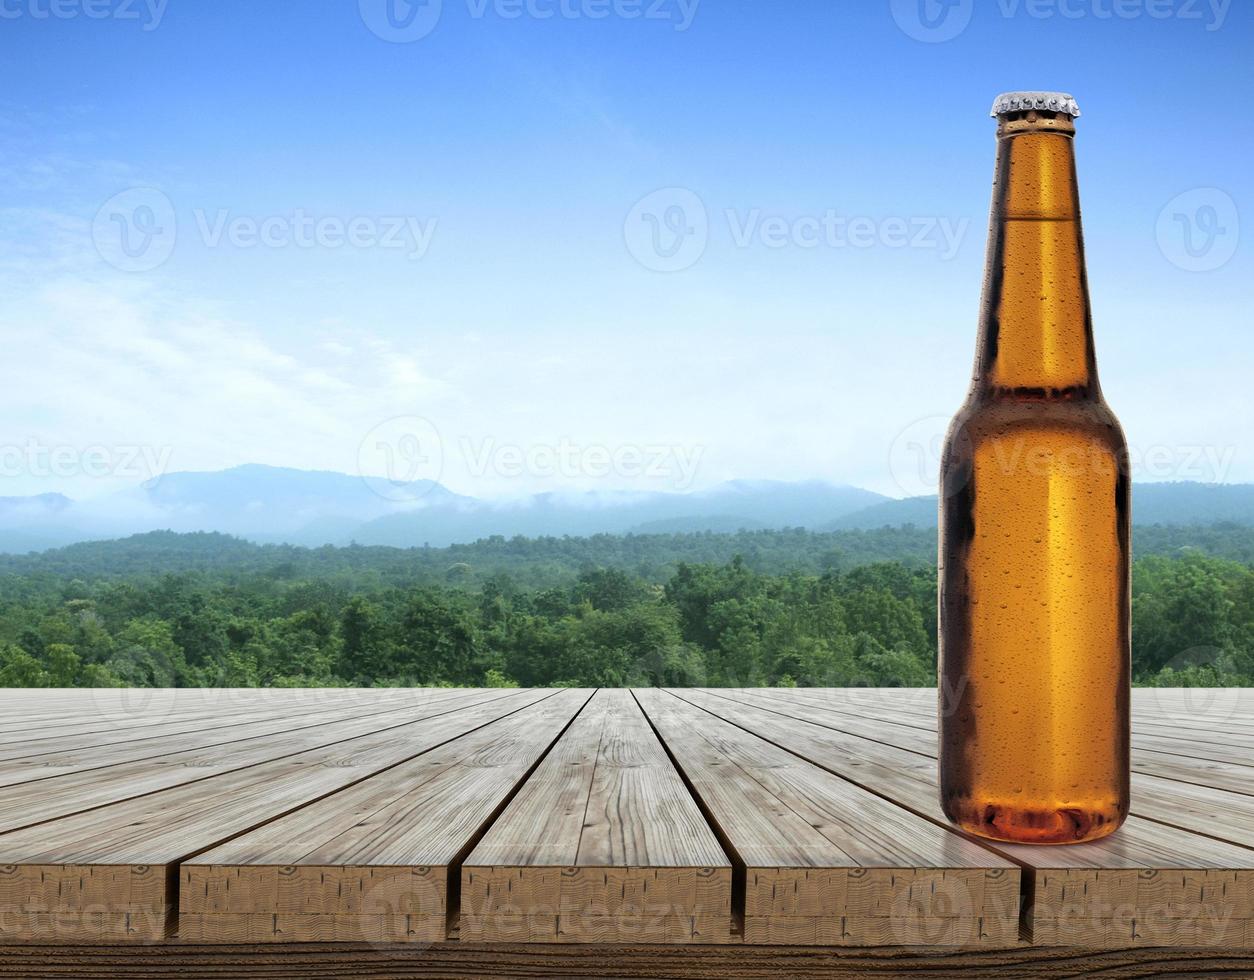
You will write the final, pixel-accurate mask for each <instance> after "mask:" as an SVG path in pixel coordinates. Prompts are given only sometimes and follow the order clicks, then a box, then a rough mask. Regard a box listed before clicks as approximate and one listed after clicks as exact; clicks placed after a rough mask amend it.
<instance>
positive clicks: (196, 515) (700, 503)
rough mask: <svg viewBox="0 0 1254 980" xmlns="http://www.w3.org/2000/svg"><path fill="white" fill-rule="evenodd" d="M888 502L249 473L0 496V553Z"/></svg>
mask: <svg viewBox="0 0 1254 980" xmlns="http://www.w3.org/2000/svg"><path fill="white" fill-rule="evenodd" d="M887 499H888V498H886V497H883V496H881V495H880V494H876V493H871V492H870V491H867V490H860V489H858V488H856V487H846V486H834V485H831V484H827V483H821V482H805V483H781V482H772V481H745V480H741V481H732V482H729V483H725V484H722V485H720V486H717V487H714V488H712V489H710V490H705V491H701V492H698V493H689V494H681V493H658V492H630V491H615V492H582V493H580V492H564V493H542V494H535V495H533V496H529V497H523V498H518V499H512V500H507V501H496V500H491V501H490V500H479V499H476V498H474V497H467V496H461V495H458V494H455V493H453V492H451V491H450V490H448V489H447V488H446V487H443V486H441V485H440V484H438V483H433V482H431V481H418V482H414V483H404V484H401V483H391V482H387V481H381V480H375V479H369V480H363V479H361V478H359V477H356V476H349V475H347V474H343V473H329V472H320V471H306V470H295V469H284V468H280V467H272V466H260V465H248V466H239V467H235V468H234V469H230V470H223V471H221V472H213V473H190V472H188V473H169V474H166V475H164V476H161V477H159V478H157V479H155V480H151V481H149V482H147V483H145V484H142V485H140V486H136V487H132V488H128V489H125V490H122V491H119V492H116V493H112V494H107V495H104V496H101V497H95V498H91V499H89V500H84V501H73V500H70V499H69V498H67V497H64V496H61V495H59V494H43V495H40V496H34V497H14V498H0V551H6V552H26V551H32V550H43V549H46V548H51V547H59V546H63V545H67V544H72V543H74V542H78V541H90V540H101V539H112V538H120V537H125V536H127V535H131V534H140V533H144V532H147V531H154V530H170V531H176V532H184V533H186V532H194V531H217V532H222V533H225V534H231V535H235V536H238V537H241V538H245V539H247V540H250V541H256V542H260V543H276V544H277V543H286V544H299V545H309V546H317V545H323V544H349V543H351V542H354V541H356V542H358V543H361V544H377V545H393V546H401V547H407V546H419V545H426V544H430V545H432V546H445V545H449V544H456V543H462V542H469V541H475V540H478V539H480V538H484V537H489V536H492V535H503V536H506V537H513V536H515V535H525V536H531V537H535V536H542V535H556V536H566V535H576V536H577V535H589V534H598V533H623V532H628V531H633V530H636V529H638V528H648V527H652V526H657V527H662V526H664V527H665V528H666V530H668V531H704V530H718V531H725V530H739V529H740V528H748V529H754V528H771V527H784V526H818V525H820V524H825V523H827V522H829V521H831V520H833V519H835V518H838V517H841V516H843V515H845V514H850V513H853V512H854V511H857V510H860V509H862V508H864V507H868V506H871V505H872V504H876V503H880V502H882V501H885V500H887Z"/></svg>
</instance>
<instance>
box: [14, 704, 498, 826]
mask: <svg viewBox="0 0 1254 980" xmlns="http://www.w3.org/2000/svg"><path fill="white" fill-rule="evenodd" d="M509 696H512V695H511V694H510V692H509V691H507V690H483V691H474V692H462V693H461V694H460V695H459V696H457V697H452V698H439V699H434V698H433V699H431V700H430V701H429V702H428V703H427V706H426V707H425V708H421V707H408V708H403V709H399V710H392V711H385V712H383V713H381V714H377V715H375V714H368V713H360V712H359V711H358V710H354V711H352V712H350V715H358V717H349V718H347V719H342V720H339V721H331V722H328V723H326V724H324V725H317V726H312V727H310V728H306V729H298V730H293V731H288V732H280V733H275V732H273V731H272V732H269V733H267V734H263V735H257V736H254V737H253V738H247V739H243V740H241V741H238V742H230V743H226V744H222V745H208V746H205V747H195V748H189V749H184V750H182V751H171V752H169V753H167V754H163V755H159V756H157V757H155V758H148V759H141V760H140V761H137V762H129V763H117V764H115V765H103V766H102V765H99V764H96V765H94V766H90V767H85V768H84V770H83V771H78V772H74V771H71V772H69V773H66V774H64V775H56V773H57V772H58V771H59V770H57V769H52V770H46V769H45V770H43V771H44V772H45V773H47V775H45V777H44V778H42V779H38V780H34V781H28V782H23V783H19V784H17V785H10V786H9V787H7V788H6V789H5V790H4V792H3V793H0V833H7V832H9V831H13V830H20V829H22V828H23V827H31V826H34V825H35V824H39V823H44V822H46V821H48V820H53V819H56V818H58V817H64V816H68V815H70V814H72V813H80V812H83V811H85V810H90V809H94V808H97V807H102V806H106V805H108V804H110V803H118V802H121V801H123V800H128V799H133V798H135V797H139V796H143V795H145V794H148V793H155V792H157V791H159V790H163V789H168V788H170V787H173V786H182V785H186V784H189V783H195V782H199V781H201V780H204V779H209V778H210V777H213V776H218V775H221V774H222V773H228V772H235V771H238V770H241V769H247V768H249V767H251V766H255V765H259V764H261V763H264V762H270V761H273V760H277V759H283V758H288V757H290V756H294V755H297V754H299V753H301V752H308V751H310V750H313V749H318V748H331V747H334V746H336V745H339V744H341V743H346V742H348V740H350V739H355V738H359V737H361V736H363V735H369V734H372V733H376V732H386V731H389V730H391V729H396V728H400V727H401V726H403V725H408V724H410V723H411V722H414V721H417V720H418V719H420V718H434V717H438V716H440V715H444V714H449V713H451V712H456V711H459V710H462V709H464V708H467V707H471V706H473V705H476V704H484V703H487V702H490V701H495V700H497V699H499V698H503V697H509ZM280 724H287V725H290V724H291V722H290V721H288V722H282V723H280ZM271 727H273V724H272V725H271ZM276 734H281V735H282V737H281V738H280V737H275V735H276ZM170 743H172V747H174V748H176V747H177V746H178V745H180V744H185V743H184V741H183V739H182V738H175V737H173V736H171V737H170ZM109 748H110V749H111V750H113V751H116V749H117V747H116V746H111V747H109ZM148 751H152V749H151V748H150V749H148ZM76 758H81V756H79V755H77V754H76V755H75V756H71V759H76ZM98 761H99V760H97V762H98Z"/></svg>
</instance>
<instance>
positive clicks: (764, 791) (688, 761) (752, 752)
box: [637, 691, 1019, 946]
mask: <svg viewBox="0 0 1254 980" xmlns="http://www.w3.org/2000/svg"><path fill="white" fill-rule="evenodd" d="M637 697H638V699H639V701H640V704H641V706H642V707H643V708H644V710H645V712H646V714H647V715H648V716H649V719H650V721H651V722H652V723H653V725H654V727H655V728H656V729H657V731H658V734H659V735H660V736H661V738H662V740H663V741H664V742H665V743H666V745H667V747H668V748H669V750H670V752H671V754H672V755H673V756H674V757H675V760H676V764H677V765H678V766H679V767H680V769H681V770H682V771H683V772H684V774H685V775H686V776H687V778H688V782H689V784H690V785H691V786H692V787H693V790H694V792H695V793H696V795H697V798H698V799H699V800H700V801H701V803H702V805H703V806H704V807H705V810H706V813H707V815H708V816H709V818H710V820H711V822H712V823H713V824H714V826H715V827H717V828H718V829H719V832H720V834H721V836H722V838H723V840H724V842H725V844H726V846H727V848H728V850H729V852H730V853H731V854H732V855H733V858H734V859H735V861H736V863H737V866H738V870H739V873H742V874H743V875H744V877H745V882H744V890H745V898H744V903H745V908H744V937H745V941H746V942H752V943H815V944H820V945H828V946H836V945H868V944H875V943H885V942H891V943H927V944H933V945H955V946H979V945H985V944H989V945H1002V946H1005V945H1014V944H1016V943H1017V942H1018V941H1019V868H1018V866H1017V865H1015V864H1013V863H1012V862H1010V861H1008V860H1006V859H1004V858H1001V857H999V856H998V855H996V854H994V853H993V852H991V851H989V850H988V849H986V848H983V847H980V846H979V845H977V844H974V843H972V842H970V841H968V840H966V839H965V838H963V837H961V836H959V835H957V834H953V833H950V832H949V831H948V830H946V829H945V828H943V827H940V826H937V825H936V824H934V823H932V822H930V821H928V820H924V819H922V818H920V817H917V816H915V815H914V814H913V813H911V812H910V811H909V810H907V809H904V808H902V807H900V806H897V805H895V804H893V803H890V802H888V801H887V800H884V799H882V798H880V797H878V796H876V795H874V794H873V793H870V792H868V791H866V790H864V789H861V788H860V787H858V786H855V785H853V784H852V783H849V782H847V781H845V780H843V779H840V778H838V777H836V776H834V775H832V774H831V773H829V772H827V771H826V770H824V769H821V768H819V767H818V766H814V765H811V764H810V763H807V762H805V761H803V760H801V759H798V758H796V757H795V756H792V755H790V754H789V753H788V752H786V751H784V750H783V749H780V748H777V747H776V746H774V745H772V744H771V743H770V742H768V741H765V740H763V739H761V738H758V737H757V736H756V735H750V734H748V733H747V732H745V731H742V730H741V729H739V728H737V727H736V726H735V725H732V724H730V723H729V722H725V721H722V720H720V719H718V718H715V717H713V716H712V715H710V714H707V713H706V712H704V711H702V710H700V709H699V708H695V707H693V706H692V705H689V704H688V703H687V702H684V701H682V700H680V699H679V698H676V697H673V696H671V695H669V694H666V693H664V692H661V691H639V692H637Z"/></svg>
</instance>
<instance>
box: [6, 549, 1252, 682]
mask: <svg viewBox="0 0 1254 980" xmlns="http://www.w3.org/2000/svg"><path fill="white" fill-rule="evenodd" d="M935 553H936V538H935V532H934V531H933V530H925V529H916V528H912V527H905V528H882V529H879V530H871V531H837V532H828V533H816V532H809V531H805V530H799V529H792V530H783V531H752V532H748V531H746V532H740V533H736V534H715V533H702V534H656V535H620V536H615V535H598V536H594V537H588V538H540V539H524V538H513V539H506V538H490V539H486V540H484V541H480V542H476V543H475V544H471V545H459V546H454V547H450V548H411V549H398V548H384V547H358V546H350V547H343V548H336V547H324V548H313V549H309V548H298V547H291V546H280V545H256V544H251V543H248V542H246V541H242V540H239V539H237V538H232V537H228V536H225V535H220V534H173V533H170V532H155V533H152V534H145V535H138V536H136V537H132V538H127V539H123V540H120V541H108V542H92V543H85V544H78V545H72V546H70V547H68V548H62V549H58V550H55V551H49V552H44V553H40V554H31V555H0V686H6V687H68V686H139V687H148V686H156V687H194V686H230V687H251V686H258V685H264V686H357V685H362V686H369V685H375V686H396V685H455V686H513V685H522V686H575V685H578V686H620V685H670V686H687V685H710V686H760V685H763V686H792V685H798V686H854V685H883V686H928V685H931V684H933V683H934V681H935V669H936V573H935V568H934V561H935ZM1134 554H1135V555H1136V558H1135V561H1134V566H1133V604H1132V630H1133V633H1132V645H1133V654H1132V657H1133V672H1134V679H1135V681H1136V683H1138V684H1143V685H1159V686H1172V687H1174V686H1226V685H1254V528H1249V527H1245V526H1238V525H1215V526H1210V527H1161V526H1153V527H1138V528H1136V529H1135V531H1134Z"/></svg>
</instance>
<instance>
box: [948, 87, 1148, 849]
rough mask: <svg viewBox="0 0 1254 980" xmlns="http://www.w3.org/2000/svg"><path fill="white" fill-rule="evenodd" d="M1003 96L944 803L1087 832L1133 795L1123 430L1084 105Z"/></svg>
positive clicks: (958, 467) (965, 422)
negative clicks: (1082, 133)
mask: <svg viewBox="0 0 1254 980" xmlns="http://www.w3.org/2000/svg"><path fill="white" fill-rule="evenodd" d="M1051 100H1052V101H1051ZM1038 107H1039V108H1038ZM994 110H995V111H994V115H996V117H997V164H996V178H995V181H994V185H993V206H992V216H991V220H990V230H989V242H988V253H987V259H986V263H985V280H984V296H983V301H982V308H981V312H980V325H979V339H978V343H977V348H978V349H977V353H976V366H975V376H974V379H973V382H972V385H971V390H970V394H969V396H968V398H967V401H966V403H965V404H964V405H963V406H962V408H961V409H960V410H959V412H958V414H957V415H956V416H955V418H954V420H953V423H952V424H951V426H950V430H949V434H948V436H947V437H946V443H945V452H944V456H943V459H942V464H941V486H940V568H939V587H940V603H939V607H940V794H941V804H942V806H943V808H944V811H945V815H946V816H947V817H949V819H950V820H952V821H953V822H954V823H955V824H956V825H957V826H959V827H961V828H962V829H963V830H967V831H970V832H971V833H974V834H979V835H980V836H982V837H990V838H993V839H995V840H1003V841H1016V842H1020V843H1037V844H1065V843H1076V842H1080V841H1091V840H1095V839H1097V838H1099V837H1104V836H1105V835H1107V834H1109V833H1111V832H1113V831H1114V830H1115V829H1116V828H1117V827H1118V826H1119V825H1120V824H1121V823H1122V822H1123V820H1124V818H1125V817H1126V816H1127V814H1128V782H1129V779H1128V746H1129V714H1128V712H1129V700H1130V698H1129V694H1130V692H1129V671H1130V663H1129V653H1130V651H1129V631H1128V624H1129V605H1128V602H1129V483H1128V469H1127V443H1126V441H1125V439H1124V436H1123V432H1122V430H1121V429H1120V426H1119V422H1118V420H1117V419H1116V418H1115V416H1114V414H1113V413H1112V412H1111V410H1110V409H1109V408H1108V407H1107V405H1106V402H1105V401H1104V400H1103V399H1102V393H1101V389H1100V387H1099V386H1098V383H1097V363H1096V359H1095V357H1094V352H1093V331H1092V323H1091V321H1090V315H1089V297H1088V284H1087V281H1086V277H1085V270H1084V247H1083V242H1082V239H1081V232H1080V207H1079V196H1078V193H1077V187H1076V177H1075V159H1074V155H1073V149H1072V148H1073V140H1074V136H1075V125H1074V118H1075V116H1077V115H1079V112H1078V110H1076V109H1075V105H1074V102H1073V101H1072V100H1071V98H1070V96H1065V95H1062V94H1059V93H1016V94H1015V95H1011V96H1002V97H1001V98H999V100H998V102H997V104H996V105H995V106H994ZM998 110H1000V111H998Z"/></svg>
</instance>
